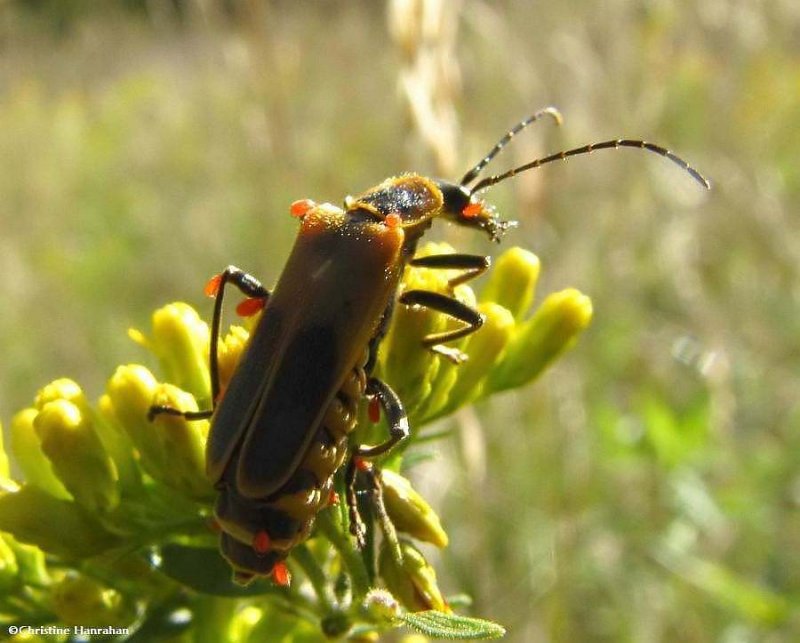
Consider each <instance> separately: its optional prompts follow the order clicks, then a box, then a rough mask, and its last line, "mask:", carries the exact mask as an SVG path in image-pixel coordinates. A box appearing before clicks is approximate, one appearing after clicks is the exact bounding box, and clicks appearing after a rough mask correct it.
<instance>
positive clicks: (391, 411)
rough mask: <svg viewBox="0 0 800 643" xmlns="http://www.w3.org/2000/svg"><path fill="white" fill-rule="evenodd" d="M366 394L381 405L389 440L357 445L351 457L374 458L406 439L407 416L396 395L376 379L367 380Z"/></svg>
mask: <svg viewBox="0 0 800 643" xmlns="http://www.w3.org/2000/svg"><path fill="white" fill-rule="evenodd" d="M366 394H367V395H374V396H376V397H377V398H378V401H379V402H380V403H381V406H382V407H383V412H384V413H385V414H386V421H387V422H388V423H389V439H388V440H386V441H385V442H381V443H380V444H375V445H368V444H359V445H358V446H357V447H355V448H354V449H353V455H354V456H361V457H362V458H374V457H375V456H379V455H382V454H384V453H386V452H387V451H389V450H390V449H391V448H392V447H394V446H395V445H396V444H397V443H398V442H400V441H401V440H403V439H405V438H407V437H408V434H409V428H408V416H406V410H405V409H404V408H403V403H402V402H401V401H400V398H399V397H397V393H395V392H394V391H393V390H392V389H391V388H389V385H388V384H386V383H385V382H382V381H381V380H379V379H378V378H376V377H370V378H369V380H368V381H367V390H366Z"/></svg>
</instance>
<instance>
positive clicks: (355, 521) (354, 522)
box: [344, 457, 367, 549]
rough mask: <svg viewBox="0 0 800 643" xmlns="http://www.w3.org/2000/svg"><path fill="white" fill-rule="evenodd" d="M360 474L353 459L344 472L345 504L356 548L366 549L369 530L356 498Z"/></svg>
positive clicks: (352, 458) (355, 460) (353, 458)
mask: <svg viewBox="0 0 800 643" xmlns="http://www.w3.org/2000/svg"><path fill="white" fill-rule="evenodd" d="M357 474H358V462H357V459H356V458H355V457H351V458H350V461H349V462H348V463H347V469H346V470H345V472H344V480H345V482H344V484H345V502H347V515H348V518H349V519H350V533H351V534H352V535H353V537H354V538H355V539H356V546H357V547H358V548H359V549H364V546H365V545H366V535H367V528H366V526H365V525H364V521H363V520H362V519H361V512H359V510H358V498H357V497H356V475H357Z"/></svg>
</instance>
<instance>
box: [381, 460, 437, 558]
mask: <svg viewBox="0 0 800 643" xmlns="http://www.w3.org/2000/svg"><path fill="white" fill-rule="evenodd" d="M381 481H382V483H383V485H382V486H383V502H384V504H385V505H386V512H387V513H388V514H389V518H391V520H392V523H393V524H394V526H395V528H396V529H397V530H398V531H402V532H405V533H407V534H409V535H410V536H413V537H414V538H416V539H417V540H421V541H423V542H428V543H432V544H434V545H436V546H437V547H447V534H446V533H445V531H444V529H442V524H441V522H439V516H437V515H436V512H434V510H433V508H432V507H431V506H430V505H429V504H428V503H427V502H426V501H425V499H424V498H423V497H422V496H420V495H419V494H418V493H417V492H416V491H415V490H414V488H413V487H412V486H411V483H410V482H409V481H408V480H407V479H406V478H404V477H403V476H401V475H400V474H399V473H395V472H394V471H391V470H389V469H384V470H383V471H381Z"/></svg>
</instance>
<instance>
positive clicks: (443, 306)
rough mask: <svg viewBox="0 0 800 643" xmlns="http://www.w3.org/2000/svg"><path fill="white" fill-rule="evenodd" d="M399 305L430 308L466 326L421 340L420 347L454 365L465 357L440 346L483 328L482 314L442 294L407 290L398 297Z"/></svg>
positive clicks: (447, 347) (457, 351)
mask: <svg viewBox="0 0 800 643" xmlns="http://www.w3.org/2000/svg"><path fill="white" fill-rule="evenodd" d="M400 303H401V304H405V305H407V306H423V307H425V308H430V309H431V310H436V311H438V312H440V313H444V314H445V315H448V316H449V317H452V318H454V319H457V320H459V321H462V322H464V323H465V324H466V326H462V327H461V328H455V329H453V330H446V331H444V332H441V333H433V334H431V335H426V336H425V337H423V338H422V345H423V346H424V347H425V348H428V349H430V350H431V351H433V352H434V353H438V354H439V355H442V356H443V357H446V358H447V359H449V360H450V361H451V362H453V363H454V364H460V363H461V362H463V361H465V360H466V359H467V356H466V355H465V354H464V353H462V352H461V351H460V350H458V349H457V348H452V347H449V346H442V344H443V343H444V342H450V341H452V340H454V339H460V338H462V337H466V336H467V335H471V334H472V333H474V332H475V331H476V330H478V329H479V328H480V327H481V326H483V322H484V321H485V320H486V317H484V315H483V314H482V313H479V312H478V311H477V310H475V309H474V308H472V307H470V306H467V304H464V303H462V302H460V301H458V299H453V298H452V297H448V296H447V295H443V294H442V293H438V292H430V291H428V290H409V291H407V292H404V293H403V294H402V295H400Z"/></svg>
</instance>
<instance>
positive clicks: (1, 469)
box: [0, 424, 11, 490]
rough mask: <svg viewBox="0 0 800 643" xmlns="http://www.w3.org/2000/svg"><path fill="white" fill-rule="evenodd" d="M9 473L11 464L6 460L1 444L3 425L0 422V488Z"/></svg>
mask: <svg viewBox="0 0 800 643" xmlns="http://www.w3.org/2000/svg"><path fill="white" fill-rule="evenodd" d="M10 475H11V466H10V465H9V462H8V454H7V453H6V450H5V447H4V446H3V425H2V424H0V490H2V488H3V483H2V482H1V481H4V480H6V479H8V477H9V476H10Z"/></svg>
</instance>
